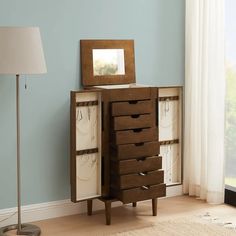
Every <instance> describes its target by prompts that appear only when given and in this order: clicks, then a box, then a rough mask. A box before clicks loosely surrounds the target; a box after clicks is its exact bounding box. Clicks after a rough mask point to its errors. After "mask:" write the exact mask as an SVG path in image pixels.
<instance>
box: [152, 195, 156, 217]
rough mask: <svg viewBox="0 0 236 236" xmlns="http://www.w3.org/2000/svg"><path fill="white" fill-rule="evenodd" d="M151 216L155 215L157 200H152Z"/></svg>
mask: <svg viewBox="0 0 236 236" xmlns="http://www.w3.org/2000/svg"><path fill="white" fill-rule="evenodd" d="M152 215H153V216H156V215H157V198H154V199H152Z"/></svg>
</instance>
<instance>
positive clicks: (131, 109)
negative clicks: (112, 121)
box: [111, 100, 153, 116]
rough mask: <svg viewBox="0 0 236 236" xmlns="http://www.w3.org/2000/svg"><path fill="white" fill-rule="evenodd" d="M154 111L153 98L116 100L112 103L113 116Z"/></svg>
mask: <svg viewBox="0 0 236 236" xmlns="http://www.w3.org/2000/svg"><path fill="white" fill-rule="evenodd" d="M152 112H153V102H152V101H151V100H144V101H129V102H114V103H112V105H111V113H112V116H124V115H135V114H146V113H152Z"/></svg>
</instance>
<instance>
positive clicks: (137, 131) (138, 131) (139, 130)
mask: <svg viewBox="0 0 236 236" xmlns="http://www.w3.org/2000/svg"><path fill="white" fill-rule="evenodd" d="M142 130H143V129H134V130H133V132H134V133H140V132H142Z"/></svg>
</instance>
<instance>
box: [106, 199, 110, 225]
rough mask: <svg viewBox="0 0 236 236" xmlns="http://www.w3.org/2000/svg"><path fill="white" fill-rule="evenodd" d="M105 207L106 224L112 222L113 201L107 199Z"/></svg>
mask: <svg viewBox="0 0 236 236" xmlns="http://www.w3.org/2000/svg"><path fill="white" fill-rule="evenodd" d="M105 209H106V224H107V225H110V224H111V202H110V201H105Z"/></svg>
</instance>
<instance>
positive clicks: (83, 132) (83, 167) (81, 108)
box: [70, 91, 102, 202]
mask: <svg viewBox="0 0 236 236" xmlns="http://www.w3.org/2000/svg"><path fill="white" fill-rule="evenodd" d="M70 108H71V114H70V133H71V140H70V156H71V157H70V163H71V165H70V173H71V177H70V178H71V200H72V201H73V202H78V201H83V200H87V199H92V198H97V197H99V196H101V155H102V154H101V110H102V109H101V93H100V92H98V91H78V92H74V91H72V92H71V107H70Z"/></svg>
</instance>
